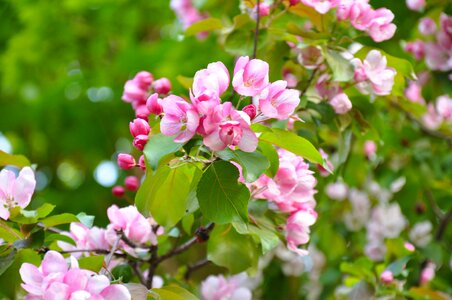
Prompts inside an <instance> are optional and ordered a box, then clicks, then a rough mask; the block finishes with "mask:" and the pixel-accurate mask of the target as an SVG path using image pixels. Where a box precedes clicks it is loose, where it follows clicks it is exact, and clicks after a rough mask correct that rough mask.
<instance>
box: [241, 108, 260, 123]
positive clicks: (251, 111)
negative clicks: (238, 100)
mask: <svg viewBox="0 0 452 300" xmlns="http://www.w3.org/2000/svg"><path fill="white" fill-rule="evenodd" d="M242 111H243V112H244V113H246V114H247V115H248V116H249V117H250V120H252V119H254V117H256V114H257V109H256V106H255V105H254V104H249V105H247V106H245V107H244V108H243V109H242Z"/></svg>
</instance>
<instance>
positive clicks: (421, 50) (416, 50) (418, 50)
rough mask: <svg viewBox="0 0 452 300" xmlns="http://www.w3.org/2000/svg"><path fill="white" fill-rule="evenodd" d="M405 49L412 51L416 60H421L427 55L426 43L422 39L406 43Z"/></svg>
mask: <svg viewBox="0 0 452 300" xmlns="http://www.w3.org/2000/svg"><path fill="white" fill-rule="evenodd" d="M405 51H407V52H409V53H411V54H412V55H413V56H414V58H415V59H416V60H420V59H422V58H423V57H424V56H425V43H424V42H423V41H421V40H416V41H414V42H409V43H406V45H405Z"/></svg>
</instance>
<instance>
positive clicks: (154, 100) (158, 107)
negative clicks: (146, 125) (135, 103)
mask: <svg viewBox="0 0 452 300" xmlns="http://www.w3.org/2000/svg"><path fill="white" fill-rule="evenodd" d="M146 108H147V109H148V111H149V113H150V114H154V115H160V114H161V113H162V112H163V108H162V99H160V98H159V94H158V93H154V94H152V95H150V96H149V98H148V100H146Z"/></svg>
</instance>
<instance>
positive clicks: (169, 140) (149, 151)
mask: <svg viewBox="0 0 452 300" xmlns="http://www.w3.org/2000/svg"><path fill="white" fill-rule="evenodd" d="M182 146H183V144H179V143H175V142H174V136H166V135H163V134H161V133H158V134H156V135H151V137H150V139H149V141H148V142H147V144H146V146H145V147H144V151H143V152H144V155H145V157H146V161H147V163H148V164H149V165H150V166H151V168H152V170H154V171H155V170H157V167H158V165H159V162H160V160H161V159H162V158H163V157H164V156H166V155H168V154H171V153H174V152H176V151H178V150H180V149H181V148H182Z"/></svg>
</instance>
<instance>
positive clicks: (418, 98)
mask: <svg viewBox="0 0 452 300" xmlns="http://www.w3.org/2000/svg"><path fill="white" fill-rule="evenodd" d="M405 97H407V99H408V100H410V101H412V102H416V103H420V104H424V102H425V100H424V98H423V97H422V87H421V86H420V85H419V84H418V83H417V82H416V81H411V82H410V83H409V84H408V87H407V88H406V90H405Z"/></svg>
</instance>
